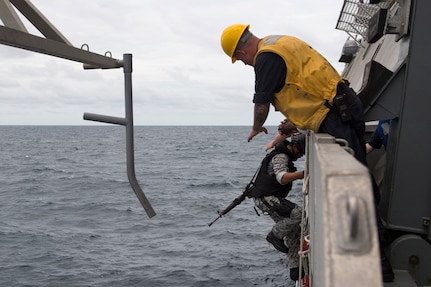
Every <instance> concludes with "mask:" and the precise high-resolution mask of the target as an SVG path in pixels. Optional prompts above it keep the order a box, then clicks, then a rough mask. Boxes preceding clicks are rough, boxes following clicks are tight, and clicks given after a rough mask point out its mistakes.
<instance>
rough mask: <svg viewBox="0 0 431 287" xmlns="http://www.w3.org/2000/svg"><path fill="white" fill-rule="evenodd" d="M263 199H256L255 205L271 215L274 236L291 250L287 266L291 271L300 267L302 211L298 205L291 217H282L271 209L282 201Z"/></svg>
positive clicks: (269, 198)
mask: <svg viewBox="0 0 431 287" xmlns="http://www.w3.org/2000/svg"><path fill="white" fill-rule="evenodd" d="M263 199H264V200H265V201H266V203H267V204H265V203H264V201H263V200H262V198H254V204H255V205H256V207H257V208H259V209H260V210H262V212H263V213H264V214H269V215H270V216H271V218H272V219H273V220H274V222H275V224H274V226H273V227H272V232H273V234H274V235H275V236H276V237H277V238H279V239H283V240H284V245H286V246H287V248H289V253H288V254H287V259H288V262H287V265H288V267H289V269H291V268H295V267H298V266H299V255H298V252H299V245H300V238H301V228H300V225H301V217H302V209H301V207H299V206H298V205H295V208H294V209H293V210H292V212H291V214H290V217H283V216H280V215H279V214H278V213H277V212H270V208H271V207H272V206H274V205H278V204H280V199H278V198H277V197H275V196H265V197H263Z"/></svg>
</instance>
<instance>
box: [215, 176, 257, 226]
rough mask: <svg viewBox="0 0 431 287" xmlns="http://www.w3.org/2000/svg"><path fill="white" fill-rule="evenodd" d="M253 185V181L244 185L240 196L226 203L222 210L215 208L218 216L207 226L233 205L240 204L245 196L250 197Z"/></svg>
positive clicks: (232, 207) (233, 206)
mask: <svg viewBox="0 0 431 287" xmlns="http://www.w3.org/2000/svg"><path fill="white" fill-rule="evenodd" d="M253 187H254V184H253V183H249V184H247V186H246V187H245V190H244V191H243V192H242V194H241V195H240V196H238V197H237V198H235V199H234V200H233V201H232V202H231V203H230V204H229V205H228V207H226V208H225V209H223V210H222V211H219V210H217V213H218V217H217V218H216V219H214V220H213V221H212V222H211V223H208V226H211V225H213V223H214V222H216V221H217V220H219V219H220V218H222V217H223V216H224V215H226V214H227V213H228V212H229V211H231V210H232V209H234V208H235V207H237V206H238V205H240V204H241V202H243V201H244V200H245V198H246V197H251V192H252V191H253Z"/></svg>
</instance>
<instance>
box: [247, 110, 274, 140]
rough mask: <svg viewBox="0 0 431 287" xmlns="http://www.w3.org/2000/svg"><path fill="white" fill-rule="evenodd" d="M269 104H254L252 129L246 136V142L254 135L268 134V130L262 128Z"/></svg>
mask: <svg viewBox="0 0 431 287" xmlns="http://www.w3.org/2000/svg"><path fill="white" fill-rule="evenodd" d="M269 105H270V104H269V103H263V104H258V103H256V104H254V121H253V128H252V130H251V132H250V134H249V135H248V141H251V140H252V139H253V138H254V137H255V136H256V135H258V134H259V133H261V132H264V133H266V134H267V133H268V130H267V129H266V128H264V127H263V124H264V123H265V121H266V118H267V117H268V113H269Z"/></svg>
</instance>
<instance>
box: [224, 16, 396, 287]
mask: <svg viewBox="0 0 431 287" xmlns="http://www.w3.org/2000/svg"><path fill="white" fill-rule="evenodd" d="M249 28H250V25H245V24H233V25H230V26H228V27H227V28H225V29H224V31H223V33H222V35H221V46H222V48H223V51H224V52H225V53H226V54H227V55H228V56H229V57H230V58H231V60H232V63H235V61H236V60H240V61H242V62H243V63H244V64H245V65H249V66H252V67H254V72H255V94H254V98H253V103H254V122H253V128H252V130H251V132H250V134H249V136H248V141H251V140H252V139H253V137H255V136H256V135H258V134H259V133H261V132H264V133H268V131H267V129H266V128H265V127H264V126H263V125H264V123H265V121H266V118H267V116H268V113H269V108H270V105H271V104H272V105H274V107H275V109H276V110H278V111H280V112H281V113H282V114H283V115H284V116H285V117H286V119H287V120H289V121H290V122H292V123H293V124H294V125H295V126H296V127H297V128H299V129H302V130H312V131H314V132H319V133H328V134H330V135H332V136H334V137H335V138H342V139H345V140H346V141H347V142H348V143H349V146H350V147H351V148H352V149H353V151H354V154H355V157H356V159H357V160H359V161H360V162H361V163H363V164H364V165H365V166H367V160H366V152H365V122H364V109H363V106H362V103H361V101H360V99H359V98H358V97H357V96H356V94H355V92H354V91H353V90H352V89H351V88H350V87H349V85H348V82H347V81H346V80H345V79H343V78H342V77H341V76H340V74H339V73H338V72H337V71H336V70H335V69H334V67H332V66H331V64H330V63H329V62H328V61H327V60H326V59H325V58H324V57H323V56H322V55H320V53H318V52H317V51H316V50H314V49H313V48H312V47H311V46H310V45H309V44H307V43H305V42H304V41H302V40H300V39H298V38H296V37H292V36H284V35H270V36H266V37H264V38H258V37H256V36H255V35H253V34H252V33H251V32H250V31H249ZM373 187H374V188H373V189H374V197H375V206H376V210H377V206H378V203H379V192H378V188H377V185H376V184H375V181H374V180H373ZM377 214H378V213H377ZM377 226H378V229H379V239H380V240H382V238H383V233H384V229H385V228H384V226H383V224H382V222H381V220H380V218H379V217H377ZM381 251H382V250H381ZM381 261H382V271H383V278H384V281H393V279H394V273H393V271H392V267H391V265H390V263H389V261H388V259H387V257H386V255H385V254H384V252H381Z"/></svg>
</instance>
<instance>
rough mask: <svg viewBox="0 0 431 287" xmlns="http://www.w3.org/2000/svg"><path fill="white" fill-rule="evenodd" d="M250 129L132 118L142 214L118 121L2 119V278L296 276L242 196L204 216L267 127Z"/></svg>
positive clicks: (237, 279) (295, 196) (238, 187)
mask: <svg viewBox="0 0 431 287" xmlns="http://www.w3.org/2000/svg"><path fill="white" fill-rule="evenodd" d="M249 129H250V127H238V126H234V127H207V126H201V127H191V126H177V127H166V126H163V127H154V126H138V127H135V168H136V177H137V179H138V181H139V183H140V185H141V187H142V189H143V191H144V192H145V194H146V196H147V198H148V199H149V201H150V203H151V205H152V206H153V208H154V209H155V211H156V213H157V215H156V216H155V217H153V218H151V219H150V218H148V217H147V215H146V213H145V211H144V209H143V208H142V207H141V206H140V204H139V201H138V199H137V198H136V196H135V194H134V192H133V190H132V188H131V187H130V184H129V182H128V180H127V174H126V153H125V129H124V127H121V126H0V135H1V138H0V160H1V165H0V258H1V260H0V286H8V287H12V286H148V287H157V286H196V287H198V286H211V287H212V286H215V287H216V286H241V287H243V286H294V284H293V282H291V281H290V280H289V272H288V270H287V267H286V264H287V262H286V258H285V256H284V255H283V254H282V253H280V252H278V251H276V250H275V249H274V248H273V247H272V246H271V245H270V244H269V243H268V242H266V240H265V237H266V234H267V233H268V232H269V231H270V229H271V227H272V224H273V222H272V221H271V219H270V218H269V217H268V216H257V215H256V213H255V211H254V210H253V202H252V200H251V199H246V200H245V201H244V202H243V203H242V204H241V205H239V206H238V207H236V208H235V209H234V210H232V211H231V212H230V213H229V214H227V216H225V217H223V218H221V219H219V220H218V221H217V222H216V223H214V224H213V225H212V226H211V227H209V226H208V223H210V222H211V221H212V220H214V219H215V218H216V217H217V210H221V209H223V208H225V207H226V206H227V205H228V204H229V203H230V202H231V201H232V200H233V199H234V198H235V197H237V196H239V195H240V194H241V193H242V191H243V189H244V187H245V186H246V184H247V183H248V182H249V181H250V180H251V178H252V177H253V175H254V173H255V171H256V170H257V168H258V166H259V163H260V161H261V160H262V158H263V157H264V156H265V154H266V152H265V151H264V147H265V145H266V144H267V142H268V141H269V140H270V139H272V137H273V136H274V135H275V133H276V127H269V131H270V135H259V136H258V137H256V138H255V139H254V140H253V141H252V142H250V143H247V136H248V133H249ZM296 165H297V166H298V167H299V168H303V161H301V160H299V161H298V162H297V164H296ZM301 188H302V187H301V182H295V184H294V187H293V190H292V191H291V195H290V198H291V199H292V200H293V201H296V202H300V199H301V198H300V191H301Z"/></svg>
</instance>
